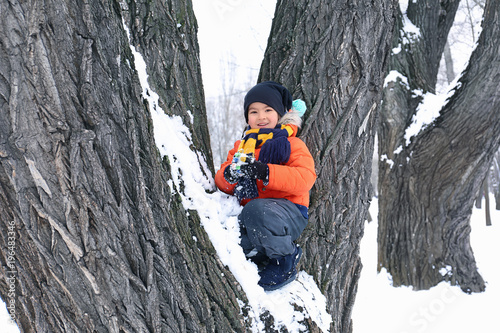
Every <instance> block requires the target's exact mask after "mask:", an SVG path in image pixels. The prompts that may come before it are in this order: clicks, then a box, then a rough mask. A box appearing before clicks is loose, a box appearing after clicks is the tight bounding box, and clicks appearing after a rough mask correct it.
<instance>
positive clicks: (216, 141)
mask: <svg viewBox="0 0 500 333" xmlns="http://www.w3.org/2000/svg"><path fill="white" fill-rule="evenodd" d="M220 67H221V68H222V72H221V77H220V82H221V86H222V89H221V94H220V95H219V96H214V97H211V98H207V115H208V127H209V129H210V143H211V146H212V152H213V155H214V166H215V167H216V168H217V167H219V166H220V165H221V163H222V162H224V161H225V160H226V157H227V152H228V151H229V150H230V149H231V148H233V143H234V142H235V141H236V140H238V139H239V138H240V137H241V135H242V133H243V131H244V129H245V120H244V118H243V98H244V97H245V94H246V92H247V91H248V90H249V89H250V88H251V87H252V85H253V81H252V76H251V71H248V72H247V78H248V79H247V80H242V77H241V76H240V75H241V74H240V73H239V71H238V64H237V63H236V59H234V57H233V56H230V57H229V59H225V61H223V62H221V66H220ZM242 82H246V83H245V84H244V85H243V86H242V85H241V83H242Z"/></svg>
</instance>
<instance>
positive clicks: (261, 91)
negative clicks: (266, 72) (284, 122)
mask: <svg viewBox="0 0 500 333" xmlns="http://www.w3.org/2000/svg"><path fill="white" fill-rule="evenodd" d="M254 102H261V103H264V104H266V105H268V106H270V107H272V108H273V109H275V110H276V112H278V114H279V115H280V116H284V115H285V113H286V112H287V111H288V110H290V108H291V107H292V94H290V92H289V91H288V89H286V88H285V87H283V86H282V85H281V84H279V83H276V82H274V81H265V82H261V83H259V84H257V85H256V86H254V87H253V88H252V89H250V90H249V91H248V93H247V94H246V96H245V101H244V103H243V107H244V108H245V120H246V121H247V123H248V107H249V106H250V104H252V103H254Z"/></svg>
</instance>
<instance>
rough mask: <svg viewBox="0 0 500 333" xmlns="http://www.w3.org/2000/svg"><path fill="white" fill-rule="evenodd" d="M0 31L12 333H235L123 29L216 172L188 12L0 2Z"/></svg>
mask: <svg viewBox="0 0 500 333" xmlns="http://www.w3.org/2000/svg"><path fill="white" fill-rule="evenodd" d="M0 22H1V23H0V25H1V28H0V59H1V61H0V207H1V212H2V214H1V216H0V221H1V223H0V235H1V237H0V253H1V256H0V261H1V264H2V268H1V275H2V277H1V279H0V293H1V296H2V299H3V300H5V301H6V302H7V305H8V306H10V305H12V306H13V308H9V311H10V312H11V315H13V317H14V318H15V320H16V322H17V324H18V326H19V328H20V330H21V332H186V331H189V332H217V331H218V332H231V331H237V332H242V331H245V330H246V325H247V323H245V322H244V319H243V318H242V316H241V315H240V307H239V305H238V299H239V300H242V301H245V300H246V297H245V295H244V294H242V292H241V288H239V287H238V285H237V283H236V282H235V280H234V278H233V276H232V275H231V273H230V272H229V271H227V269H226V268H225V267H224V266H223V265H222V264H221V263H220V261H219V260H218V259H217V258H216V256H215V251H214V248H213V247H212V245H211V243H210V241H209V239H208V237H207V236H206V234H205V232H204V230H203V228H201V227H200V222H199V218H198V216H197V214H196V212H189V214H186V213H185V210H184V208H183V206H182V204H181V202H180V200H179V191H182V189H175V188H174V189H171V188H170V187H169V185H168V181H169V180H170V179H171V178H172V176H171V173H170V172H171V170H170V167H171V166H170V164H169V161H168V160H167V159H164V160H161V158H160V154H159V153H158V149H157V148H156V145H155V141H154V138H153V128H152V120H151V115H150V113H149V109H148V106H147V103H146V100H145V99H144V98H143V96H141V92H142V89H141V86H140V83H139V78H138V75H137V71H136V70H135V68H136V67H135V66H136V65H137V64H136V63H134V57H133V54H132V52H131V48H130V45H129V39H128V37H127V34H126V33H125V30H124V24H126V25H127V26H129V27H130V30H131V40H132V42H133V44H134V45H135V47H136V48H137V49H138V50H139V51H140V52H141V53H142V54H143V55H144V58H145V60H146V63H147V66H148V73H149V75H150V76H149V82H150V85H151V86H152V87H154V89H155V90H156V91H157V92H158V94H159V95H160V103H161V104H162V106H163V109H164V110H166V111H167V112H168V113H169V114H173V115H179V116H180V117H182V119H183V120H184V124H185V125H186V126H187V127H188V128H190V129H191V132H192V133H193V149H196V150H197V151H198V152H199V156H202V157H203V158H204V159H206V160H207V163H208V164H209V165H212V163H211V156H210V150H209V144H208V142H209V140H208V131H207V128H206V118H205V110H204V102H203V100H204V98H203V89H202V84H201V78H200V71H199V64H198V46H197V40H196V29H197V27H196V21H195V19H194V15H193V12H192V8H191V2H190V1H180V0H179V1H175V0H167V1H129V2H127V4H125V3H121V4H120V3H118V2H114V1H99V0H88V1H76V2H75V1H61V0H57V1H54V0H46V1H21V2H19V1H2V2H0ZM188 110H190V113H191V114H192V115H193V121H192V122H191V119H190V114H189V113H188ZM207 176H209V177H212V175H207ZM188 215H189V216H188ZM193 237H196V239H197V241H194V240H193Z"/></svg>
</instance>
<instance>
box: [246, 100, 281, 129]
mask: <svg viewBox="0 0 500 333" xmlns="http://www.w3.org/2000/svg"><path fill="white" fill-rule="evenodd" d="M278 120H279V114H278V112H276V110H275V109H273V108H272V107H270V106H269V105H267V104H264V103H261V102H253V103H252V104H250V106H249V107H248V125H249V126H250V128H252V129H258V128H275V127H276V125H277V124H278Z"/></svg>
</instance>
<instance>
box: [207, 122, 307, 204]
mask: <svg viewBox="0 0 500 333" xmlns="http://www.w3.org/2000/svg"><path fill="white" fill-rule="evenodd" d="M296 134H297V131H296V130H295V131H294V133H293V136H290V137H288V141H290V148H291V153H290V159H289V160H288V162H287V163H286V164H284V165H278V164H268V166H269V183H268V184H267V185H264V182H263V181H262V180H260V179H257V189H258V191H259V196H258V197H257V198H258V199H263V198H284V199H288V200H290V201H291V202H293V203H295V204H298V205H301V206H305V207H308V206H309V190H311V188H312V186H313V185H314V182H315V181H316V172H315V170H314V160H313V158H312V156H311V153H310V152H309V149H307V146H306V144H305V143H304V141H302V140H301V139H299V138H297V137H295V135H296ZM239 144H240V141H239V140H238V141H236V142H235V143H234V148H233V149H231V150H230V151H229V153H228V155H227V160H226V162H224V163H222V165H221V167H220V169H219V171H217V173H216V175H215V184H216V185H217V187H218V188H219V189H220V190H221V191H223V192H225V193H227V194H231V195H232V194H233V189H234V188H235V186H236V185H237V184H230V183H228V182H227V181H226V179H225V178H224V169H225V168H226V167H227V166H228V165H230V164H231V163H232V161H233V156H234V154H235V153H236V152H237V150H238V147H239ZM259 153H260V148H257V149H256V150H255V157H256V158H257V159H258V158H259ZM257 198H255V199H257ZM250 200H251V199H244V200H242V201H241V202H240V204H241V205H242V206H244V205H245V204H246V203H247V202H249V201H250Z"/></svg>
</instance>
